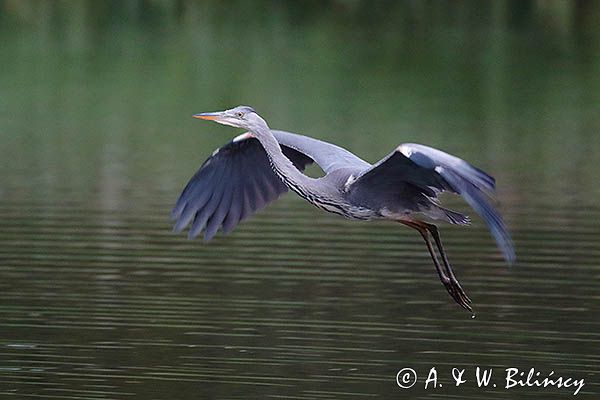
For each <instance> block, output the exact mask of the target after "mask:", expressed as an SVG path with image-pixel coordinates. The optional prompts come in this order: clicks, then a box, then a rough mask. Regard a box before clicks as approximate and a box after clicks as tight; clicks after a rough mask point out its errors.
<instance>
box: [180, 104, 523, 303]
mask: <svg viewBox="0 0 600 400" xmlns="http://www.w3.org/2000/svg"><path fill="white" fill-rule="evenodd" d="M195 117H198V118H202V119H208V120H214V121H215V122H219V123H221V124H224V125H231V126H235V127H241V128H245V129H248V130H249V132H247V133H245V134H242V135H240V136H238V137H237V138H235V139H234V140H233V141H232V142H230V143H228V144H226V145H225V146H223V147H221V148H220V149H218V150H217V151H215V152H214V153H213V155H212V156H211V157H209V158H208V159H207V160H206V161H205V162H204V163H203V164H202V166H201V167H200V169H199V170H198V172H197V173H196V174H195V175H194V176H193V177H192V179H191V180H190V181H189V183H188V184H187V186H186V187H185V189H184V190H183V192H182V194H181V195H180V197H179V199H178V200H177V203H176V205H175V208H174V209H173V212H172V217H173V218H174V219H175V220H176V223H175V226H174V230H175V231H176V232H180V231H181V230H183V229H184V228H185V227H186V226H187V225H189V224H190V222H191V223H192V225H191V228H190V231H189V235H188V236H189V237H190V238H193V237H195V236H197V235H198V234H200V233H201V232H202V231H204V239H205V241H208V240H210V239H211V238H212V237H213V236H214V235H215V234H216V232H217V231H218V229H219V228H222V229H223V230H224V231H225V232H229V231H231V230H232V229H234V227H235V226H236V225H237V224H238V223H239V222H240V221H241V220H243V219H244V218H247V217H248V216H250V215H251V214H253V213H254V212H256V211H258V210H260V209H261V208H263V207H265V206H266V205H267V204H269V203H270V202H272V201H274V200H275V199H277V198H278V197H279V196H280V195H282V194H283V193H285V192H286V191H287V190H288V189H290V190H293V191H294V192H296V193H297V194H298V195H300V196H301V197H303V198H304V199H306V200H307V201H309V202H310V203H311V204H313V205H315V206H317V207H319V208H321V209H323V210H325V211H328V212H332V213H336V214H340V215H343V216H345V217H347V218H350V219H391V220H395V221H398V222H401V223H403V224H405V225H407V226H410V227H412V228H414V229H417V230H418V231H419V232H420V233H421V235H422V236H423V238H424V239H425V241H426V242H427V245H428V249H429V251H430V253H431V256H432V259H433V261H434V265H435V266H436V269H437V271H438V274H439V275H440V279H441V280H442V282H443V283H444V285H445V286H446V289H447V290H448V292H449V293H450V295H451V296H452V297H453V298H454V299H455V301H457V303H459V304H460V305H461V306H462V307H464V308H466V309H469V310H470V309H471V307H470V305H469V303H470V299H469V298H468V297H467V296H466V294H465V293H464V291H463V290H462V287H461V286H460V284H459V283H458V280H457V279H456V277H455V275H454V272H453V271H452V268H451V267H450V265H449V263H448V261H447V258H446V255H445V252H444V250H443V247H442V245H441V241H440V238H439V234H438V231H437V227H435V225H433V224H431V223H428V222H426V221H424V220H423V217H428V218H430V219H441V220H444V221H447V222H449V223H453V224H460V225H464V224H468V223H469V218H468V217H467V216H465V215H463V214H461V213H459V212H456V211H452V210H449V209H447V208H444V207H442V206H441V204H440V203H439V201H438V200H437V195H438V194H439V193H440V192H443V191H447V192H451V193H455V194H458V195H460V196H462V197H463V198H464V199H465V201H466V202H467V203H468V204H469V205H470V206H471V207H472V208H473V209H474V210H475V211H476V212H477V213H478V214H479V215H480V216H481V217H482V218H483V219H484V221H485V222H486V223H487V224H488V226H489V228H490V231H491V233H492V235H493V236H494V238H495V239H496V242H497V243H498V246H499V248H500V249H501V251H502V253H503V254H504V257H505V259H506V260H507V262H509V263H513V262H514V261H515V252H514V248H513V245H512V241H511V238H510V234H509V233H508V231H507V229H506V226H505V225H504V222H503V220H502V218H501V216H500V214H499V213H498V212H497V210H495V208H494V207H493V205H492V203H491V195H492V193H493V191H494V189H495V181H494V178H493V177H491V176H490V175H488V174H487V173H485V172H484V171H482V170H480V169H478V168H476V167H474V166H472V165H470V164H469V163H467V162H466V161H464V160H462V159H460V158H458V157H455V156H452V155H450V154H447V153H444V152H442V151H440V150H437V149H433V148H431V147H427V146H423V145H418V144H403V145H400V146H398V148H396V149H395V150H394V151H393V152H391V153H390V154H389V155H388V156H386V157H384V158H383V159H382V160H381V161H379V162H377V163H375V164H374V165H371V164H369V163H368V162H366V161H364V160H362V159H361V158H359V157H357V156H356V155H354V154H352V153H351V152H349V151H348V150H346V149H344V148H342V147H340V146H337V145H334V144H331V143H327V142H324V141H320V140H317V139H313V138H309V137H306V136H302V135H297V134H294V133H290V132H285V131H278V130H270V129H269V127H268V126H267V124H266V122H265V121H264V120H263V119H262V118H261V117H260V116H259V115H258V114H256V112H255V111H254V110H253V109H252V108H250V107H247V106H240V107H236V108H234V109H231V110H227V111H223V112H218V113H204V114H197V115H196V116H195ZM312 162H316V163H317V164H318V165H319V166H320V167H321V169H323V171H324V172H325V174H326V175H325V176H323V177H321V178H311V177H309V176H306V175H304V174H303V173H302V171H303V170H304V168H305V167H306V166H307V165H308V164H311V163H312ZM431 238H433V239H434V240H435V244H436V246H437V248H438V252H439V253H440V256H441V257H442V261H443V266H442V265H441V264H439V261H438V260H437V257H436V255H435V252H434V251H433V246H432V243H433V242H432V241H431Z"/></svg>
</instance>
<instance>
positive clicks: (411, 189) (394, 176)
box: [348, 143, 515, 264]
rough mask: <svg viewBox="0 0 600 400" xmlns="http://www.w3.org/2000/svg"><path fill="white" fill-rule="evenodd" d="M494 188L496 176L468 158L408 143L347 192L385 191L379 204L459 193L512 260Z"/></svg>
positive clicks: (362, 195) (363, 196) (358, 196)
mask: <svg viewBox="0 0 600 400" xmlns="http://www.w3.org/2000/svg"><path fill="white" fill-rule="evenodd" d="M494 189H495V180H494V178H493V177H491V176H490V175H488V174H487V173H485V172H484V171H482V170H480V169H479V168H476V167H474V166H472V165H471V164H469V163H467V162H466V161H464V160H462V159H460V158H458V157H455V156H452V155H450V154H447V153H444V152H443V151H440V150H437V149H434V148H431V147H427V146H423V145H419V144H413V143H407V144H402V145H400V146H398V148H396V149H395V150H394V151H393V152H392V153H391V154H389V155H388V156H387V157H385V158H384V159H382V160H381V161H379V162H378V163H376V164H375V165H373V166H372V167H371V168H368V169H367V170H365V171H364V172H363V173H362V174H361V175H360V176H358V177H357V179H356V180H355V181H354V182H353V183H352V184H351V185H350V186H349V187H348V193H349V195H350V196H355V198H356V199H366V198H369V197H373V191H384V193H383V196H382V198H383V199H384V200H383V201H385V202H388V204H379V205H378V206H380V207H389V206H390V205H392V206H393V204H392V203H393V202H394V201H397V200H395V199H399V198H402V197H403V196H406V193H410V194H411V195H412V196H420V198H423V199H425V197H424V196H426V197H427V198H435V196H436V195H437V193H439V192H441V191H450V192H453V193H457V194H459V195H461V196H462V197H463V198H464V199H465V201H466V202H467V203H468V204H469V205H470V206H471V207H472V208H473V209H474V210H475V211H476V212H477V213H478V214H479V215H480V216H481V217H482V218H483V219H484V220H485V222H486V223H487V225H488V226H489V228H490V231H491V233H492V235H493V236H494V238H495V239H496V242H497V243H498V247H499V248H500V250H501V251H502V253H503V255H504V258H505V259H506V261H507V262H509V263H511V264H512V263H514V261H515V251H514V248H513V244H512V240H511V237H510V234H509V233H508V231H507V229H506V226H505V225H504V222H503V221H502V217H501V216H500V214H499V213H498V211H496V209H495V208H494V206H493V205H492V204H491V202H490V197H491V194H492V193H493V191H494ZM415 198H416V197H415Z"/></svg>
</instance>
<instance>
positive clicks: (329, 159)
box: [271, 130, 371, 174]
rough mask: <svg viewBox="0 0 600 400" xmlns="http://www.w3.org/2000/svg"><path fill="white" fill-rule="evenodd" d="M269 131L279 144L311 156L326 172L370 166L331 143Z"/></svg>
mask: <svg viewBox="0 0 600 400" xmlns="http://www.w3.org/2000/svg"><path fill="white" fill-rule="evenodd" d="M271 132H272V133H273V136H275V138H276V139H277V141H278V142H279V144H280V145H285V146H287V147H289V148H292V149H294V150H298V151H299V152H301V153H304V154H305V155H307V156H308V157H310V158H312V159H313V160H314V161H315V162H316V163H317V164H318V165H319V167H321V169H322V170H323V171H324V172H325V173H326V174H328V173H330V172H332V171H335V170H337V169H340V168H348V167H354V168H360V169H364V168H368V167H370V166H371V164H369V163H368V162H366V161H365V160H363V159H361V158H359V157H357V156H356V155H354V154H353V153H351V152H350V151H348V150H346V149H344V148H343V147H340V146H337V145H335V144H333V143H328V142H324V141H322V140H318V139H314V138H311V137H308V136H304V135H298V134H296V133H291V132H286V131H278V130H271Z"/></svg>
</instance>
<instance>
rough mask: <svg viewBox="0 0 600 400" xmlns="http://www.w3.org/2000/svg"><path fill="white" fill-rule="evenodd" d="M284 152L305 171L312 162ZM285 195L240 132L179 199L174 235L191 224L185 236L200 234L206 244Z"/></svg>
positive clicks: (253, 142) (253, 143) (255, 146)
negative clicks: (217, 234)
mask: <svg viewBox="0 0 600 400" xmlns="http://www.w3.org/2000/svg"><path fill="white" fill-rule="evenodd" d="M281 149H282V151H283V153H284V154H285V155H286V156H287V157H288V158H289V159H290V160H291V161H292V162H293V163H294V165H295V166H296V168H298V169H299V170H301V171H303V170H304V168H305V167H306V165H308V164H310V163H312V162H313V160H312V158H310V157H308V156H307V155H305V154H304V153H302V152H300V151H297V150H295V149H293V148H290V147H288V146H285V145H282V146H281ZM285 192H287V187H286V186H285V184H284V183H283V182H282V181H281V179H279V177H278V176H277V175H276V174H275V173H274V172H273V170H272V169H271V165H270V162H269V159H268V156H267V154H266V152H265V151H264V149H263V147H262V146H261V144H260V143H259V142H258V140H257V139H256V138H253V137H252V136H251V135H248V134H244V135H241V136H239V137H238V138H236V139H234V140H233V141H231V142H229V143H228V144H226V145H224V146H223V147H221V148H219V149H217V150H216V151H215V152H214V153H213V154H212V155H211V156H210V157H209V158H208V159H207V160H206V161H205V162H204V163H203V164H202V166H201V167H200V169H199V170H198V171H197V172H196V174H194V176H193V177H192V178H191V179H190V181H189V182H188V183H187V185H186V186H185V188H184V190H183V191H182V193H181V195H180V196H179V199H178V200H177V202H176V204H175V207H174V208H173V211H172V212H171V216H172V218H173V219H175V220H176V221H175V226H174V228H173V230H174V231H175V232H181V231H182V230H183V229H184V228H185V227H186V226H188V225H189V224H190V222H191V223H192V225H191V228H190V231H189V232H188V237H189V238H194V237H196V236H198V235H199V234H200V233H202V231H204V240H205V241H209V240H210V239H212V237H213V236H214V235H215V234H216V233H217V231H218V230H219V228H222V229H223V230H224V231H226V232H229V231H231V230H233V229H234V228H235V226H236V225H237V224H238V223H239V222H240V221H242V220H243V219H244V218H247V217H249V216H250V215H252V214H254V213H255V212H256V211H258V210H260V209H262V208H264V207H265V206H266V205H268V204H269V203H270V202H272V201H274V200H275V199H277V198H278V197H279V196H281V195H282V194H283V193H285Z"/></svg>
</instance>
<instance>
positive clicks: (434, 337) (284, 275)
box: [0, 2, 600, 399]
mask: <svg viewBox="0 0 600 400" xmlns="http://www.w3.org/2000/svg"><path fill="white" fill-rule="evenodd" d="M8 3H10V2H6V3H0V4H8ZM13 4H16V3H13ZM185 4H188V3H185ZM15 7H16V6H15ZM202 10H204V11H206V12H201V11H202ZM202 10H201V11H197V12H190V13H189V14H186V17H185V18H184V19H183V21H182V22H181V23H164V24H158V25H157V26H156V27H154V26H152V27H149V26H146V25H143V24H140V25H136V24H124V25H123V26H121V25H117V26H113V27H112V28H111V29H108V28H106V27H104V25H103V28H97V29H92V28H90V29H89V31H87V33H88V35H87V36H83V39H81V38H79V39H76V38H77V37H72V36H69V35H66V36H65V35H62V34H61V32H62V31H60V30H59V31H57V32H55V31H54V28H51V27H50V28H49V27H47V26H45V25H43V24H42V25H39V24H33V25H32V26H29V27H28V28H27V27H24V26H23V25H22V24H20V23H17V22H14V21H12V20H11V18H12V17H10V15H12V14H9V16H4V19H3V20H4V21H5V22H7V21H8V25H9V26H12V25H11V24H13V25H15V26H16V27H14V26H13V28H14V29H8V28H6V26H7V25H4V27H3V28H0V31H1V34H2V37H3V39H4V40H3V46H2V47H1V48H0V55H1V56H2V59H3V60H4V63H3V69H2V71H1V72H0V88H1V90H2V94H3V95H2V96H0V117H1V118H0V140H1V144H0V157H2V159H3V167H2V169H1V170H0V394H1V395H2V396H5V397H7V398H11V396H12V398H24V399H29V398H66V399H80V398H98V399H100V398H102V399H105V398H106V399H113V398H114V399H121V398H143V399H151V398H152V399H153V398H188V397H189V398H192V397H193V398H227V399H234V398H239V399H247V398H273V399H277V398H295V399H356V398H385V399H388V398H404V397H410V398H481V397H483V396H485V398H490V399H491V398H497V399H505V398H506V399H508V398H519V399H521V398H544V399H546V398H564V397H566V396H570V395H571V393H572V391H571V390H570V389H565V388H562V389H559V388H547V389H541V388H515V389H511V390H505V389H504V388H503V387H501V386H502V385H501V381H500V378H498V379H499V380H498V383H499V384H498V387H496V388H493V387H490V388H487V389H485V390H483V389H479V388H477V387H476V384H475V383H474V382H473V381H472V380H471V381H469V382H468V383H466V384H464V385H462V386H461V387H459V388H456V387H454V380H453V379H452V376H451V374H450V371H451V369H452V368H453V367H460V368H466V369H467V372H466V374H471V376H472V374H473V371H474V369H475V367H476V366H482V367H485V368H495V371H497V372H498V373H500V371H503V369H504V368H508V367H516V368H522V369H524V370H528V369H529V368H531V367H535V368H537V369H538V370H539V371H541V373H542V375H543V376H545V375H546V374H548V373H549V372H550V370H554V371H555V372H556V374H560V375H563V376H572V377H574V378H585V379H586V386H584V388H583V389H582V391H581V392H580V396H581V395H584V394H586V393H587V394H588V395H589V394H591V393H598V392H599V388H598V379H597V375H598V365H600V354H599V353H598V351H597V350H595V349H596V348H598V347H599V343H598V342H600V338H599V335H598V332H599V331H600V320H599V319H598V317H597V314H598V308H599V305H600V302H599V297H598V272H599V267H598V262H597V260H598V257H599V256H600V248H599V246H598V243H599V241H600V225H599V224H598V220H599V218H600V208H598V200H599V198H600V191H599V190H598V186H597V182H598V178H599V176H598V170H597V168H596V166H597V165H599V161H600V143H599V142H598V141H599V139H598V134H597V133H598V128H599V127H600V123H599V119H598V113H597V105H598V104H599V100H600V99H599V95H598V93H600V87H599V82H600V81H599V78H598V77H599V76H600V74H598V72H599V68H598V65H599V56H598V54H597V52H596V50H597V45H596V48H594V45H593V44H590V41H589V37H588V36H587V35H593V34H595V33H594V32H593V31H592V32H587V33H586V32H579V31H576V30H573V31H570V30H568V29H567V31H562V30H560V29H558V30H557V29H555V28H556V27H555V26H554V27H548V26H546V25H543V26H540V25H536V24H539V20H535V19H534V20H535V21H538V22H537V23H535V22H532V21H529V22H527V21H525V22H520V23H515V26H513V25H511V24H508V25H507V26H505V25H494V24H490V25H489V26H488V25H487V24H483V25H482V26H480V25H475V26H465V25H464V24H463V23H462V22H460V18H459V17H457V18H458V20H457V21H454V22H450V23H440V22H439V21H438V23H435V24H432V25H431V26H429V25H428V24H425V25H427V26H429V28H427V29H425V30H418V29H416V30H415V31H413V30H410V29H409V28H407V26H406V25H402V24H399V25H398V26H396V25H394V24H392V23H391V19H390V21H388V22H384V23H381V25H382V27H381V28H378V27H377V26H379V25H380V24H376V23H364V24H362V25H355V24H354V23H351V22H352V21H353V19H352V18H353V17H352V15H353V14H352V12H349V14H344V13H341V14H335V15H336V17H335V18H333V17H332V16H331V15H326V16H324V17H319V16H318V13H317V15H314V14H312V13H307V14H305V15H303V16H297V15H296V16H294V17H290V16H288V17H286V18H279V17H276V16H273V17H272V18H262V19H260V18H259V19H258V21H257V19H252V21H250V22H248V23H249V24H251V28H252V29H249V28H248V27H247V26H244V24H242V23H241V22H242V21H241V20H236V19H235V18H234V20H229V19H227V20H225V21H223V20H216V21H215V20H214V19H213V18H208V17H207V15H214V13H215V11H214V9H213V7H210V6H206V9H202ZM538 11H539V10H538ZM592 11H593V10H592ZM280 12H283V11H281V10H280ZM544 12H545V13H550V11H548V9H545V11H544ZM392 14H393V13H392ZM259 15H260V12H259ZM276 15H278V14H276ZM294 15H295V14H294ZM490 15H491V14H490ZM543 15H546V14H543ZM148 18H150V17H148ZM223 18H225V17H223ZM239 18H242V17H239ZM431 18H433V17H431ZM75 20H76V19H75ZM332 21H333V22H332ZM374 25H375V26H374ZM418 26H419V25H418V24H417V27H418ZM65 29H67V28H65ZM68 29H72V27H71V28H68ZM68 29H67V30H68ZM547 35H554V36H547ZM240 38H243V39H244V40H241V41H240ZM586 38H587V39H586ZM217 39H218V40H217ZM238 103H246V104H251V105H253V106H255V107H256V108H257V109H258V110H259V111H260V112H261V113H262V114H263V115H264V116H265V117H266V118H267V119H268V120H269V122H270V123H271V125H272V126H274V127H279V128H285V129H288V130H292V131H297V132H301V133H306V134H309V135H312V136H315V137H319V138H323V139H326V140H330V141H334V142H337V143H343V144H344V145H345V146H346V147H348V148H349V149H351V150H353V151H356V152H357V153H359V154H360V155H361V156H364V157H365V158H367V159H370V160H372V161H374V160H376V159H378V158H379V157H381V156H383V155H385V154H386V153H387V152H389V151H390V150H391V149H392V148H394V147H395V146H396V145H398V143H401V142H422V143H427V144H430V145H434V146H438V147H441V148H443V149H445V150H448V151H450V152H453V153H456V154H458V155H461V156H463V157H465V158H467V159H469V160H472V161H473V162H474V163H475V164H477V165H479V166H481V167H483V168H485V169H486V170H488V171H489V172H491V173H492V174H493V175H495V176H496V177H497V179H498V186H499V198H500V199H501V200H502V203H501V205H500V208H501V209H502V211H503V213H504V214H505V216H506V220H507V223H508V225H509V227H510V228H511V231H512V233H513V235H514V239H515V244H516V249H517V255H518V263H517V265H516V266H514V267H513V268H508V267H506V266H505V265H504V263H503V261H502V259H501V257H500V255H499V254H498V252H497V250H496V249H495V247H494V243H493V240H492V239H491V238H490V236H489V234H488V233H487V231H486V229H485V227H484V226H483V224H481V223H480V221H478V220H476V221H475V223H474V224H473V226H471V227H469V228H461V227H450V226H443V227H442V236H443V238H444V240H445V243H446V248H447V250H448V253H449V257H450V259H451V261H452V262H453V264H454V266H455V270H456V272H457V274H458V276H459V278H460V280H461V282H462V283H463V285H464V286H465V289H466V290H467V292H468V293H469V295H470V296H471V298H472V299H473V301H474V308H475V312H476V314H477V317H476V318H475V319H471V318H470V315H469V314H468V313H465V312H464V311H463V310H461V309H460V308H459V307H458V306H456V305H455V304H454V303H453V301H452V300H451V299H450V297H449V296H448V295H447V293H446V292H445V290H444V288H443V287H442V285H441V284H440V283H439V280H438V279H437V276H436V274H435V271H434V268H433V266H432V265H431V261H430V259H429V257H428V256H427V254H426V250H425V248H424V246H423V244H422V243H421V240H420V238H419V237H418V236H417V235H416V234H415V233H414V232H413V231H411V230H409V229H406V228H403V227H401V226H399V225H398V224H392V223H358V222H350V221H345V220H343V219H340V218H337V217H335V216H330V215H325V214H323V213H321V212H320V211H318V210H316V209H314V208H312V207H310V206H309V205H307V204H305V203H304V202H302V201H301V200H299V199H297V198H295V197H294V196H292V195H288V196H286V197H285V198H283V199H282V200H280V201H278V202H277V203H275V204H274V205H273V206H272V207H270V208H269V209H268V210H265V211H264V212H261V213H260V214H259V215H257V216H256V217H255V218H253V219H251V220H249V221H247V222H245V223H243V224H242V225H241V226H239V227H238V229H236V231H234V232H233V233H232V234H231V235H229V236H217V237H216V238H215V239H214V240H213V241H212V242H211V243H210V244H209V245H203V244H202V243H201V241H194V242H190V241H187V240H185V237H184V236H182V235H179V236H178V235H173V234H172V233H171V222H170V221H169V219H168V216H169V211H170V209H171V207H172V205H173V202H174V200H175V199H176V197H177V195H178V193H179V190H180V189H181V188H182V186H183V184H184V183H185V182H186V180H187V179H188V178H189V176H191V174H192V173H193V172H194V171H195V169H196V168H197V167H198V165H199V164H200V163H201V162H202V161H203V159H204V158H205V157H206V156H207V155H208V154H210V152H211V151H212V150H213V149H214V148H215V147H217V146H218V145H220V144H222V143H223V142H225V141H227V140H228V139H229V138H230V137H233V135H235V134H236V132H235V130H233V129H229V128H223V127H218V126H213V125H210V126H209V125H206V124H200V123H198V122H197V121H193V120H192V119H191V118H190V115H191V114H193V113H195V112H199V111H207V110H213V109H222V108H225V107H229V106H233V105H236V104H238ZM449 201H450V205H451V206H455V207H457V208H459V209H461V207H462V209H463V210H464V209H465V208H464V206H461V203H460V202H458V201H456V199H449ZM432 366H436V367H437V370H438V373H439V382H440V383H442V384H443V387H442V388H438V389H436V390H431V389H430V390H427V391H425V390H424V389H423V384H424V377H425V376H426V374H427V372H428V371H429V369H430V368H431V367H432ZM405 367H410V368H414V369H415V370H416V371H417V372H418V373H419V376H420V379H421V380H420V381H419V383H418V384H417V385H416V386H415V387H414V388H412V389H410V390H406V391H403V390H401V389H399V388H398V386H397V385H396V382H395V379H396V373H397V372H398V371H399V370H400V369H402V368H405ZM496 369H497V370H496ZM586 397H589V396H586Z"/></svg>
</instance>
